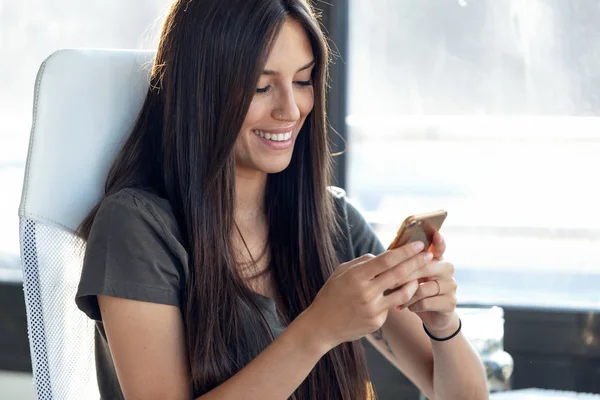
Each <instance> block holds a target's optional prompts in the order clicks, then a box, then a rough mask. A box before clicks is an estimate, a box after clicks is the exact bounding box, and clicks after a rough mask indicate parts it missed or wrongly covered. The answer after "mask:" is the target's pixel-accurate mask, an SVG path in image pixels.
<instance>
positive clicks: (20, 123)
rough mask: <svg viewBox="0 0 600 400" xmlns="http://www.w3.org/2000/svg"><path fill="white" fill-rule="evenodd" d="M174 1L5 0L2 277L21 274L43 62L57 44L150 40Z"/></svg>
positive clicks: (0, 13)
mask: <svg viewBox="0 0 600 400" xmlns="http://www.w3.org/2000/svg"><path fill="white" fill-rule="evenodd" d="M169 3H170V1H169V0H128V1H120V0H103V1H99V0H94V1H75V0H19V1H16V0H13V1H0V110H2V114H1V115H2V118H1V121H2V124H0V280H3V279H8V280H18V279H21V272H20V269H19V230H18V216H17V210H18V204H19V200H20V196H21V186H22V183H23V172H24V165H25V158H26V156H27V145H28V141H29V132H30V129H31V115H32V109H33V92H34V83H35V77H36V73H37V70H38V68H39V66H40V64H41V63H42V61H44V59H45V58H46V57H47V56H48V55H50V54H51V53H52V52H54V51H55V50H57V49H60V48H74V47H99V48H138V49H142V48H151V47H153V46H154V44H155V43H156V39H157V37H156V32H157V31H158V28H159V22H160V21H159V20H157V18H156V17H157V15H161V11H162V10H163V9H164V8H165V7H166V6H167V5H168V4H169Z"/></svg>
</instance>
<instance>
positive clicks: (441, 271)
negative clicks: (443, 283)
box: [406, 260, 454, 283]
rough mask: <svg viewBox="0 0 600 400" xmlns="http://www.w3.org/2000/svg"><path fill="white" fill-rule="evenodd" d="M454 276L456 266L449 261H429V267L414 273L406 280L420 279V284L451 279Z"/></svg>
mask: <svg viewBox="0 0 600 400" xmlns="http://www.w3.org/2000/svg"><path fill="white" fill-rule="evenodd" d="M452 276H454V265H453V264H452V263H450V262H448V261H436V260H433V261H429V262H428V263H427V265H426V266H425V267H423V268H420V269H418V270H416V271H414V272H413V273H412V274H411V275H409V276H408V277H407V278H406V280H407V281H412V280H413V279H418V280H419V283H421V282H426V281H429V280H432V279H450V278H452Z"/></svg>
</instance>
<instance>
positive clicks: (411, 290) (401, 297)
mask: <svg viewBox="0 0 600 400" xmlns="http://www.w3.org/2000/svg"><path fill="white" fill-rule="evenodd" d="M418 288H419V283H418V282H417V281H410V282H408V283H406V284H404V285H402V286H401V287H400V288H399V289H397V290H395V291H393V292H391V293H390V294H388V295H387V296H383V303H384V306H385V307H386V308H390V307H393V306H395V305H397V304H403V303H406V302H408V301H410V299H411V298H412V297H413V296H414V295H415V293H416V291H417V289H418Z"/></svg>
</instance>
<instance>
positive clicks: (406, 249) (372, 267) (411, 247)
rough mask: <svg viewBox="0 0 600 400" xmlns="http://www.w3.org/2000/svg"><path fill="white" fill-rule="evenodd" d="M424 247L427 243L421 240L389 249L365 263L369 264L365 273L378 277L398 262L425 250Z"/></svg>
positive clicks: (370, 276) (369, 276)
mask: <svg viewBox="0 0 600 400" xmlns="http://www.w3.org/2000/svg"><path fill="white" fill-rule="evenodd" d="M424 247H425V245H424V244H423V242H420V241H419V242H413V243H409V244H406V245H404V246H400V247H397V248H395V249H392V250H387V251H385V252H383V253H381V254H380V255H378V256H377V257H375V259H373V260H371V261H369V262H368V263H365V264H369V266H368V268H365V273H366V274H367V276H368V278H369V279H373V278H376V277H377V276H378V275H380V274H382V273H383V272H385V271H387V270H389V269H390V268H394V267H395V266H397V265H398V264H400V263H402V262H404V261H406V260H408V259H410V258H411V257H414V256H416V255H417V254H419V253H420V252H422V251H423V248H424ZM365 266H366V265H365Z"/></svg>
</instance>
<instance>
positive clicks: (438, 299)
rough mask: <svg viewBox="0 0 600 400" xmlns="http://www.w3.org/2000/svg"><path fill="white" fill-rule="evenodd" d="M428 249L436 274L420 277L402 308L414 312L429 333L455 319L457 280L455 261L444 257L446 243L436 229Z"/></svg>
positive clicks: (453, 321) (437, 330)
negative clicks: (455, 277) (455, 276)
mask: <svg viewBox="0 0 600 400" xmlns="http://www.w3.org/2000/svg"><path fill="white" fill-rule="evenodd" d="M428 251H430V252H431V253H432V254H433V260H431V261H430V264H434V265H431V266H430V267H433V269H434V270H436V274H435V275H434V276H430V277H427V278H421V279H419V289H417V291H416V293H415V294H414V296H413V297H412V299H411V300H410V301H409V302H408V303H406V304H403V305H402V307H401V308H402V309H405V308H408V309H409V310H410V311H412V312H414V313H415V314H417V315H418V316H419V317H420V318H421V320H422V321H423V323H424V324H425V326H426V327H427V329H428V330H429V331H431V332H432V333H433V332H444V331H446V330H447V329H448V328H450V327H451V326H452V325H453V324H454V323H455V315H456V313H455V308H456V288H457V284H456V280H454V265H452V263H449V262H447V261H444V260H443V256H444V252H445V251H446V243H445V241H444V238H443V237H442V235H441V234H440V233H439V232H436V233H435V235H434V237H433V243H432V244H431V247H430V248H429V249H428Z"/></svg>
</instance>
